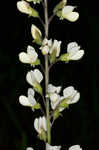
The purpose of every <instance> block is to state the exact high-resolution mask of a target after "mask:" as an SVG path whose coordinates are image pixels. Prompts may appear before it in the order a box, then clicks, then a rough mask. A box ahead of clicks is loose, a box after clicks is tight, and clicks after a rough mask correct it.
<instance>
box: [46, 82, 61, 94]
mask: <svg viewBox="0 0 99 150" xmlns="http://www.w3.org/2000/svg"><path fill="white" fill-rule="evenodd" d="M60 91H61V86H57V87H56V86H53V85H52V84H49V85H48V93H55V92H56V93H60Z"/></svg>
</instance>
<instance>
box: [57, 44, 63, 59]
mask: <svg viewBox="0 0 99 150" xmlns="http://www.w3.org/2000/svg"><path fill="white" fill-rule="evenodd" d="M61 43H62V42H61V41H59V42H58V43H57V53H56V57H58V56H59V54H60V46H61Z"/></svg>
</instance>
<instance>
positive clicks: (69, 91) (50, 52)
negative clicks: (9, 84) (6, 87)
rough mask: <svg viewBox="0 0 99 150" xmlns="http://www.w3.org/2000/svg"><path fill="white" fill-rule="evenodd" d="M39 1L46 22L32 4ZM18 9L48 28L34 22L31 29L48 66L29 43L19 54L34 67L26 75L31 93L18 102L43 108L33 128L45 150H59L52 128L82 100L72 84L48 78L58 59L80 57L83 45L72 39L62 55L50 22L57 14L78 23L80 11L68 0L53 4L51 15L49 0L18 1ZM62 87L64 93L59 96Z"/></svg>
mask: <svg viewBox="0 0 99 150" xmlns="http://www.w3.org/2000/svg"><path fill="white" fill-rule="evenodd" d="M32 4H33V5H32ZM36 4H39V5H42V6H43V8H44V15H45V18H44V21H43V19H41V17H40V15H39V12H38V11H37V10H35V9H34V8H33V7H32V6H34V5H36ZM17 8H18V10H19V11H20V12H21V13H25V14H27V15H29V16H31V17H34V18H37V19H39V20H40V22H41V24H42V26H43V27H44V31H45V32H44V34H42V32H41V31H40V29H38V27H37V26H36V25H34V24H32V25H31V29H30V31H31V35H32V37H33V43H36V44H37V45H38V49H39V51H40V52H41V54H42V55H43V57H44V58H45V59H44V63H45V66H43V65H42V62H41V60H40V59H39V54H38V53H37V51H36V49H34V47H33V46H30V45H28V46H27V50H26V51H24V52H21V53H20V54H19V60H20V61H21V62H22V63H26V64H27V65H31V68H32V69H31V70H30V71H29V72H27V75H26V81H27V82H28V84H29V85H30V88H29V89H28V94H27V96H24V95H21V96H20V97H19V102H20V104H21V105H23V106H27V107H30V108H31V109H32V111H37V110H38V109H40V110H41V115H40V116H39V117H38V118H35V120H34V128H35V130H36V131H37V133H38V137H39V138H40V140H43V141H44V142H45V145H46V150H60V149H61V146H52V145H51V127H52V125H53V123H54V121H55V120H56V119H57V118H58V117H59V116H60V115H61V113H62V112H63V111H64V109H66V108H68V107H69V105H70V104H74V103H77V102H78V101H79V99H80V93H79V92H78V91H77V90H76V89H75V88H74V87H73V86H69V87H66V88H65V89H62V87H61V86H55V85H53V84H52V83H51V81H49V71H50V69H51V67H52V66H53V65H54V64H55V63H56V62H60V61H61V62H63V63H64V62H65V63H69V61H77V60H79V59H81V58H82V57H83V55H84V50H83V49H81V48H80V46H79V45H78V43H76V42H70V43H68V45H67V51H66V53H64V54H61V44H62V41H58V40H56V39H54V40H52V39H49V25H50V23H51V21H52V19H53V18H54V17H55V16H57V17H59V19H62V20H65V19H66V20H68V21H70V22H75V21H76V20H77V19H78V18H79V13H78V12H76V11H75V6H70V5H68V3H67V0H60V2H59V3H58V4H57V5H56V6H55V7H54V9H53V14H52V16H50V17H48V16H49V15H48V0H26V1H24V0H21V1H18V2H17ZM43 35H44V36H43ZM38 65H39V66H41V69H40V70H39V69H38V68H37V67H38ZM44 80H45V90H44V88H43V87H42V86H41V82H44ZM62 90H63V94H62V95H60V91H62ZM36 92H37V93H38V95H39V96H41V98H42V101H43V104H44V107H45V109H44V110H43V108H42V105H41V104H40V102H39V101H37V97H35V93H36ZM27 150H33V148H31V147H28V148H27ZM69 150H82V148H80V146H79V145H74V146H71V147H70V148H69Z"/></svg>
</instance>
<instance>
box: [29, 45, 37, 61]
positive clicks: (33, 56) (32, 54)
mask: <svg viewBox="0 0 99 150" xmlns="http://www.w3.org/2000/svg"><path fill="white" fill-rule="evenodd" d="M27 53H28V55H29V56H30V58H31V61H33V62H35V61H36V60H37V58H38V54H37V53H36V51H35V49H34V48H33V47H32V46H28V47H27Z"/></svg>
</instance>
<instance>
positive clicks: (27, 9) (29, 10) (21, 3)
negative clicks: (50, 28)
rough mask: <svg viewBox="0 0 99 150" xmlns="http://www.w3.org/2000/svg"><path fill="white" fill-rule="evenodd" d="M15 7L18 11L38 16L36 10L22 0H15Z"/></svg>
mask: <svg viewBox="0 0 99 150" xmlns="http://www.w3.org/2000/svg"><path fill="white" fill-rule="evenodd" d="M17 8H18V10H19V11H20V12H22V13H25V14H28V15H30V16H33V17H39V14H38V12H37V11H36V10H35V9H34V8H32V7H31V6H30V4H29V3H28V2H26V1H24V0H22V1H18V2H17Z"/></svg>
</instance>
